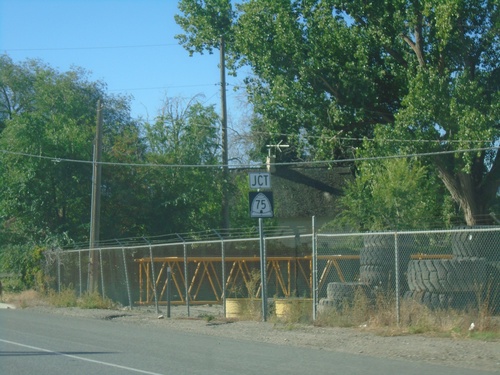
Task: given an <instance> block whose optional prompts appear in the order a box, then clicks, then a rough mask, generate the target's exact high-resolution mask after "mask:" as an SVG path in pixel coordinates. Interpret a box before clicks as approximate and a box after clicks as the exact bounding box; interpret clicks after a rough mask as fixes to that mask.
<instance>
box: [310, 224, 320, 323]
mask: <svg viewBox="0 0 500 375" xmlns="http://www.w3.org/2000/svg"><path fill="white" fill-rule="evenodd" d="M311 245H312V298H313V320H316V319H317V318H318V248H317V237H316V216H313V217H312V244H311Z"/></svg>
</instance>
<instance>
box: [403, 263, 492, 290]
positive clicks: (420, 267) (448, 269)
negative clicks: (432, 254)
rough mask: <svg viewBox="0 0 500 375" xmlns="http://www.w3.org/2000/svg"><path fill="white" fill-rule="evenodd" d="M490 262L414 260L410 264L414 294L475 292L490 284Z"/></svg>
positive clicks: (409, 275)
mask: <svg viewBox="0 0 500 375" xmlns="http://www.w3.org/2000/svg"><path fill="white" fill-rule="evenodd" d="M486 266H487V263H486V261H485V260H484V259H480V258H460V259H426V260H412V261H410V262H409V264H408V274H407V276H408V287H409V289H410V291H415V292H432V293H449V292H474V291H478V290H480V289H481V288H482V287H483V286H484V285H485V284H486V282H487V278H488V277H487V272H486Z"/></svg>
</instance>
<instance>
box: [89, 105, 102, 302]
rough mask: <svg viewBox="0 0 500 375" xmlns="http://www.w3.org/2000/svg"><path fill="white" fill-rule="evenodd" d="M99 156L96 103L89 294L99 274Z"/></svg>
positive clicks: (99, 127)
mask: <svg viewBox="0 0 500 375" xmlns="http://www.w3.org/2000/svg"><path fill="white" fill-rule="evenodd" d="M101 154H102V104H101V99H99V100H98V101H97V124H96V137H95V140H94V156H93V162H92V167H93V168H92V202H91V211H90V243H89V249H90V259H89V260H90V262H89V263H90V264H89V285H88V290H89V292H91V293H92V292H94V291H96V290H97V275H98V272H99V257H98V254H97V250H95V247H96V244H97V243H98V242H99V228H100V221H101Z"/></svg>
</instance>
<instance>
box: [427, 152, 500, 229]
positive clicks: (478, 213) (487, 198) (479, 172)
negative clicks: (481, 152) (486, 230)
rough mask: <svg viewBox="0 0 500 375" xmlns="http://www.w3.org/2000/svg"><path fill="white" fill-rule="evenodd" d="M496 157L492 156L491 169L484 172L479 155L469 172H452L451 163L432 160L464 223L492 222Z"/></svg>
mask: <svg viewBox="0 0 500 375" xmlns="http://www.w3.org/2000/svg"><path fill="white" fill-rule="evenodd" d="M499 160H500V158H498V157H497V158H496V160H495V162H494V164H493V166H492V168H491V169H490V170H489V171H487V172H485V168H484V164H483V163H484V159H483V158H479V160H478V162H477V163H475V165H474V166H473V167H472V170H471V173H465V172H459V173H453V170H454V168H453V166H454V163H446V162H445V161H444V160H443V159H440V160H436V167H437V170H438V173H439V177H440V178H441V180H442V181H443V183H444V185H445V186H446V188H447V189H448V191H449V192H450V194H451V197H452V198H453V200H454V201H455V202H456V203H457V204H458V205H459V206H460V209H461V210H462V212H463V214H464V220H465V223H466V224H467V225H485V224H492V222H493V218H492V217H491V216H490V211H489V209H490V207H491V204H492V202H493V200H494V199H495V197H496V195H497V191H498V187H499V184H500V178H499V172H500V168H499Z"/></svg>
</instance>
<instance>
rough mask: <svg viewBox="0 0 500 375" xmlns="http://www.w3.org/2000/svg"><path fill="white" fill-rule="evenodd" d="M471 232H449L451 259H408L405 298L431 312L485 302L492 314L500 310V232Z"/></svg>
mask: <svg viewBox="0 0 500 375" xmlns="http://www.w3.org/2000/svg"><path fill="white" fill-rule="evenodd" d="M473 229H475V228H472V227H461V228H458V230H457V232H453V233H452V237H451V244H452V245H451V247H452V258H451V259H426V260H411V261H410V262H409V264H408V272H407V276H408V288H409V292H407V293H405V295H404V297H405V298H408V299H413V300H415V301H417V302H419V303H422V304H424V305H426V306H427V307H429V308H431V309H441V308H442V309H446V308H457V309H461V308H466V307H477V305H478V303H487V304H488V305H487V307H488V308H489V309H491V311H493V312H498V311H500V306H499V302H500V295H499V293H500V287H499V284H500V259H499V256H500V251H499V250H500V249H499V246H500V232H497V231H486V232H480V231H474V230H473ZM497 237H498V238H497Z"/></svg>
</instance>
